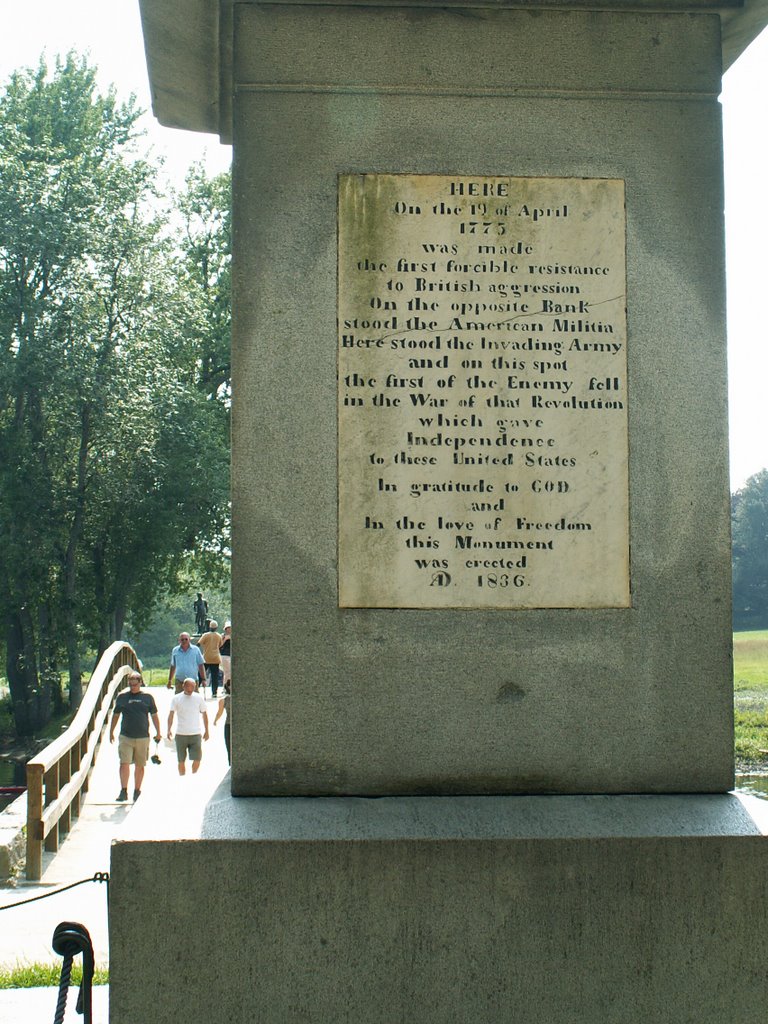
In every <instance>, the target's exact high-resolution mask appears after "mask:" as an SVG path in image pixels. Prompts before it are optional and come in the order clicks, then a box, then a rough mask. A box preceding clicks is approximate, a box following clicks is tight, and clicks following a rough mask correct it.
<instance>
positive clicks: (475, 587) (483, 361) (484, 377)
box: [338, 174, 630, 609]
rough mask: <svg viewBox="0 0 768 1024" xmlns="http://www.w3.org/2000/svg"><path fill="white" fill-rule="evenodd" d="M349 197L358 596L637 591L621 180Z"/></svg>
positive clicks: (346, 361) (344, 490)
mask: <svg viewBox="0 0 768 1024" xmlns="http://www.w3.org/2000/svg"><path fill="white" fill-rule="evenodd" d="M338 199H339V209H338V216H339V242H338V246H339V248H338V280H339V294H338V324H339V339H338V343H339V352H338V378H339V397H338V405H339V605H340V606H341V607H346V608H488V609H494V608H497V609H515V608H601V607H602V608H606V607H608V608H619V607H627V606H629V604H630V580H629V509H628V465H627V463H628V438H627V336H626V300H625V292H626V269H625V248H626V229H625V212H624V183H623V181H616V180H604V179H582V178H510V177H495V176H494V177H473V176H458V177H457V176H454V175H416V174H345V175H340V177H339V197H338Z"/></svg>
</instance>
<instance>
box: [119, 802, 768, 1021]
mask: <svg viewBox="0 0 768 1024" xmlns="http://www.w3.org/2000/svg"><path fill="white" fill-rule="evenodd" d="M751 803H752V805H754V806H757V808H758V810H762V808H761V807H760V804H759V801H756V800H753V801H751ZM197 832H198V834H197V835H193V834H192V833H188V835H187V837H186V838H185V839H178V838H176V839H172V838H163V837H162V836H160V837H157V836H155V837H153V838H152V839H146V840H144V841H142V840H140V839H139V837H138V836H137V837H136V840H135V841H133V842H126V843H118V844H116V845H115V846H114V847H113V856H112V884H111V887H110V889H111V903H110V920H111V922H112V930H111V935H110V947H111V957H110V964H111V966H110V970H111V975H110V988H111V991H110V1002H111V1014H112V1017H111V1020H112V1024H135V1022H136V1021H137V1020H141V1021H147V1022H148V1024H149V1022H151V1024H176V1022H177V1021H178V1020H180V1019H181V1020H184V1019H194V1020H197V1019H200V1020H208V1019H210V1020H217V1021H222V1022H232V1024H250V1022H252V1021H258V1022H259V1024H298V1022H312V1024H347V1022H348V1024H363V1022H365V1024H393V1022H396V1021H402V1022H412V1021H413V1022H418V1024H432V1022H434V1024H447V1022H454V1021H455V1022H462V1024H469V1022H473V1024H474V1022H483V1024H485V1022H487V1024H500V1022H505V1021H509V1022H510V1024H511V1022H513V1021H514V1022H517V1021H526V1022H528V1024H554V1022H561V1021H562V1022H568V1024H603V1022H606V1021H611V1022H612V1024H637V1021H638V1020H643V1021H648V1022H659V1024H662V1022H664V1024H667V1022H669V1021H695V1022H696V1024H723V1022H724V1021H731V1022H734V1024H737V1022H738V1024H758V1022H759V1024H762V1022H763V1020H764V1019H765V965H766V962H768V932H767V931H766V929H765V915H764V908H765V906H766V897H768V843H766V840H765V838H763V837H762V836H761V835H760V831H759V828H758V825H757V824H756V822H755V820H753V818H752V817H751V816H750V814H749V813H747V811H746V810H745V808H744V806H743V805H742V803H741V802H740V801H739V799H738V798H736V797H735V796H730V795H723V796H656V797H653V796H651V797H644V796H627V797H620V796H610V797H479V798H478V797H475V798H471V797H470V798H462V797H457V798H440V797H434V798H433V797H420V798H391V799H390V798H384V799H380V800H370V799H336V798H322V799H307V798H285V799H283V798H271V799H270V798H266V799H264V798H251V799H241V800H236V801H233V800H232V799H231V798H230V797H229V794H228V792H227V790H226V787H222V788H221V789H220V790H219V792H218V793H217V794H216V795H215V797H214V799H213V800H212V801H211V802H210V804H209V805H208V808H207V809H206V813H205V816H204V819H203V822H202V826H201V828H200V829H199V830H197ZM137 979H140V981H137Z"/></svg>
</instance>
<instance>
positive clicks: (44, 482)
mask: <svg viewBox="0 0 768 1024" xmlns="http://www.w3.org/2000/svg"><path fill="white" fill-rule="evenodd" d="M137 117H138V112H137V110H136V109H135V107H134V105H133V101H131V102H129V103H127V104H119V103H118V102H117V100H116V98H115V96H114V93H112V92H109V93H108V94H107V95H106V96H103V95H100V94H99V92H98V90H97V87H96V82H95V73H94V70H93V69H92V68H89V67H88V65H87V63H86V61H85V60H82V59H80V58H77V57H75V56H74V55H70V56H68V57H67V58H66V59H65V60H63V61H62V60H59V61H57V62H56V65H55V68H54V70H53V72H52V73H51V72H49V70H48V69H47V67H46V66H45V64H44V63H41V64H40V66H39V67H38V68H37V69H36V70H28V71H20V72H17V73H16V74H14V75H13V76H12V78H11V80H10V83H9V85H8V87H7V88H6V90H5V92H4V93H3V94H2V95H0V570H2V576H3V580H4V590H3V591H2V592H0V611H2V613H3V617H4V619H5V621H6V622H8V624H9V625H8V632H7V636H6V664H7V671H8V678H9V682H10V686H11V695H12V698H13V704H14V713H15V716H16V722H17V728H18V729H19V732H20V734H25V735H27V734H30V733H32V732H34V731H36V730H37V729H39V728H40V726H41V725H42V724H44V722H45V721H46V720H47V718H48V717H49V715H50V713H51V710H52V703H53V699H54V697H55V695H56V693H57V687H58V680H59V678H60V670H61V668H62V667H63V664H66V666H67V668H68V671H69V678H70V699H71V702H72V703H73V704H77V703H78V701H79V699H80V694H81V668H80V652H81V650H83V649H84V648H85V647H89V648H91V649H93V650H98V651H100V650H103V649H104V648H105V647H106V646H107V645H108V644H109V643H110V642H111V641H112V640H114V639H118V638H119V637H120V636H121V633H122V629H123V625H124V622H125V619H126V616H127V615H128V614H129V613H130V612H131V611H136V610H137V609H139V608H141V609H142V613H143V615H144V616H145V617H146V616H148V615H149V614H150V613H151V609H152V608H153V606H154V605H155V604H156V603H157V602H158V600H161V599H162V598H163V596H164V595H165V594H166V593H168V592H171V593H172V592H174V590H175V589H176V588H179V587H181V586H182V585H183V567H184V557H183V555H184V552H196V553H198V555H199V556H200V557H203V558H205V559H207V561H208V562H209V563H210V564H211V565H212V566H216V568H217V570H219V571H222V570H221V567H222V566H223V565H226V564H227V558H228V514H229V513H228V491H229V480H228V465H229V449H228V438H229V409H228V400H227V398H228V381H229V362H228V345H229V252H230V243H229V213H228V176H227V175H224V176H220V178H216V179H214V180H213V182H208V181H207V180H206V178H205V175H204V174H203V173H202V171H200V170H196V171H194V172H193V173H192V175H191V177H190V179H189V182H190V183H189V186H188V188H187V190H186V191H185V193H184V195H183V196H182V198H181V199H180V200H179V205H178V210H177V211H176V212H175V213H172V211H171V209H170V207H169V204H168V203H167V202H164V201H162V197H160V196H159V195H158V193H157V189H156V181H155V172H154V170H153V168H152V167H151V166H150V165H149V164H148V163H147V162H146V161H145V160H144V159H142V158H141V157H140V155H139V154H138V151H137V147H136V138H135V134H136V120H137ZM217 204H218V205H217ZM172 218H175V219H176V221H177V222H178V220H179V219H180V220H181V223H182V224H183V225H184V230H183V231H182V232H181V235H180V233H179V231H178V230H177V229H176V227H175V226H174V224H173V223H172ZM179 237H181V239H182V241H181V243H178V242H177V239H178V238H179ZM212 571H213V570H212Z"/></svg>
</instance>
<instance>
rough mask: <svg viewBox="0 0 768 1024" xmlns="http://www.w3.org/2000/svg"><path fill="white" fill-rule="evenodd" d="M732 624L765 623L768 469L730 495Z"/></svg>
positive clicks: (759, 625) (761, 625)
mask: <svg viewBox="0 0 768 1024" xmlns="http://www.w3.org/2000/svg"><path fill="white" fill-rule="evenodd" d="M731 530H732V536H733V620H734V628H738V629H756V628H762V629H765V628H766V627H768V470H766V469H762V470H760V472H759V473H756V474H755V475H754V476H751V477H750V478H749V480H747V482H746V484H745V485H744V487H743V488H742V489H741V490H740V491H737V492H736V493H735V494H734V495H732V498H731Z"/></svg>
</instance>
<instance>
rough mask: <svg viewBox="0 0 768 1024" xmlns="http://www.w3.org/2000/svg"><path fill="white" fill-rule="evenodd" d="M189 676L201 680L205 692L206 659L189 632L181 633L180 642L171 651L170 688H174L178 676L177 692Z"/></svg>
mask: <svg viewBox="0 0 768 1024" xmlns="http://www.w3.org/2000/svg"><path fill="white" fill-rule="evenodd" d="M187 676H191V677H192V678H193V679H195V680H198V679H199V680H200V682H201V683H202V684H203V693H205V661H204V660H203V655H202V653H201V651H200V648H199V647H196V646H195V644H193V643H192V642H191V638H190V635H189V633H179V642H178V644H177V645H176V647H174V648H173V650H172V651H171V665H170V668H169V669H168V689H169V690H170V689H172V687H173V685H174V683H173V680H174V677H175V678H176V693H181V686H182V683H183V682H184V680H185V679H186V678H187Z"/></svg>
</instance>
